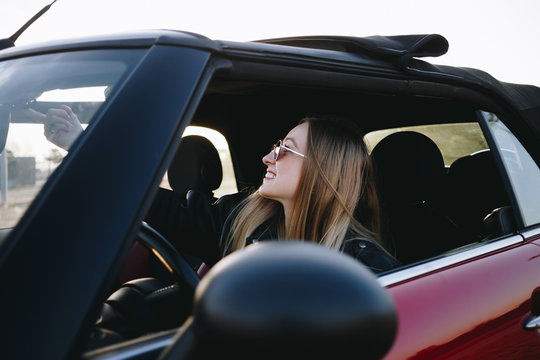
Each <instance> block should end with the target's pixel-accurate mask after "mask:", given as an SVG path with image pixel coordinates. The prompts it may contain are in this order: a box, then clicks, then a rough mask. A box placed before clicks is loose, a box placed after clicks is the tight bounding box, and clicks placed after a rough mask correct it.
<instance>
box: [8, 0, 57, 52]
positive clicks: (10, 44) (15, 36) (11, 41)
mask: <svg viewBox="0 0 540 360" xmlns="http://www.w3.org/2000/svg"><path fill="white" fill-rule="evenodd" d="M55 2H56V0H54V1H53V2H52V3H50V4H49V5H46V6H45V7H44V8H43V9H41V10H40V11H39V12H38V13H37V14H36V15H34V16H33V17H32V18H31V19H30V20H28V21H27V22H26V23H25V24H24V25H23V26H22V27H21V28H20V29H19V30H17V31H16V32H15V34H13V35H11V36H10V37H9V38H7V39H0V50H2V49H7V48H9V47H13V46H15V41H16V40H17V39H18V38H19V36H21V34H22V33H23V32H24V31H25V30H26V29H28V27H29V26H30V25H32V24H33V23H34V21H36V20H37V19H39V18H40V17H41V15H43V14H45V13H46V12H47V11H48V10H49V9H50V8H51V6H52V4H54V3H55Z"/></svg>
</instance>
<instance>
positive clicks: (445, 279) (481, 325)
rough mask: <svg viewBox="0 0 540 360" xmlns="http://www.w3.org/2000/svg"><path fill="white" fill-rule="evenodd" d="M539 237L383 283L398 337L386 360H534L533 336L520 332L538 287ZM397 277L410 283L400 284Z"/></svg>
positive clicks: (537, 343) (538, 343) (536, 342)
mask: <svg viewBox="0 0 540 360" xmlns="http://www.w3.org/2000/svg"><path fill="white" fill-rule="evenodd" d="M538 233H540V230H538V231H537V232H536V234H535V235H534V236H532V237H531V238H530V239H527V240H526V241H522V237H521V236H520V235H516V236H513V237H510V238H507V239H503V240H499V241H497V242H496V243H493V244H490V245H486V246H484V248H477V249H471V250H470V251H467V252H464V253H461V254H458V255H453V256H449V257H448V258H446V259H440V260H435V261H433V262H432V263H426V264H423V265H419V266H417V267H416V268H410V269H408V270H403V271H401V272H399V273H396V274H391V275H388V276H386V277H382V278H381V279H380V280H381V282H383V283H384V282H385V281H388V282H392V281H397V282H396V283H394V284H392V285H389V286H388V289H389V291H390V293H391V295H392V297H393V298H394V300H395V303H396V306H397V312H398V335H397V338H396V341H395V343H394V346H393V348H392V349H391V351H390V352H389V353H388V354H387V356H386V357H385V359H434V358H442V359H538V358H540V338H539V336H538V332H537V331H526V330H524V328H523V321H524V320H525V318H526V317H527V315H530V314H531V307H532V304H531V297H532V295H533V292H534V291H535V290H536V291H539V289H538V286H539V285H540V277H539V275H540V235H538ZM486 247H487V248H488V249H486ZM491 249H492V251H491ZM483 252H487V253H484V254H482V253H483ZM468 256H470V257H471V258H470V259H467V257H468ZM437 266H440V267H441V268H440V269H438V270H434V271H432V272H430V273H428V274H426V275H419V276H415V275H414V273H415V272H417V273H420V272H422V271H425V270H428V271H429V269H430V268H431V267H437ZM399 275H401V276H402V277H403V278H405V277H407V276H411V278H410V279H408V280H403V281H400V279H399ZM392 277H393V278H394V279H392Z"/></svg>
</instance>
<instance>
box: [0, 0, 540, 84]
mask: <svg viewBox="0 0 540 360" xmlns="http://www.w3.org/2000/svg"><path fill="white" fill-rule="evenodd" d="M48 3H49V0H1V5H0V36H1V37H8V36H10V35H11V34H13V33H14V32H15V31H16V30H17V29H18V28H19V27H20V26H22V25H23V24H24V23H25V22H26V20H28V19H29V18H30V17H32V16H33V15H34V14H35V13H36V12H38V11H39V10H40V9H41V8H42V7H43V6H45V5H46V4H48ZM539 17H540V0H408V1H406V0H373V1H362V0H355V1H353V0H326V1H319V0H273V1H267V2H262V1H255V0H232V1H225V0H192V1H189V2H188V1H182V0H146V1H142V0H84V1H83V0H58V1H57V2H56V3H55V4H54V5H53V6H52V8H51V9H50V10H49V12H48V13H46V14H45V15H43V16H42V17H41V18H40V19H39V20H38V21H37V22H35V23H34V25H32V26H31V27H30V28H29V29H28V30H27V31H26V32H25V33H24V34H23V35H22V36H21V37H20V38H19V40H18V41H17V44H21V45H22V44H28V43H35V42H39V41H46V40H55V39H59V38H72V37H78V36H86V35H94V34H102V33H111V32H114V33H116V32H122V31H129V30H136V29H143V30H144V29H164V28H168V29H176V30H185V31H190V32H196V33H199V34H201V35H205V36H207V37H209V38H211V39H216V40H217V39H219V40H239V41H246V40H257V39H266V38H272V37H283V36H295V35H347V36H370V35H402V34H427V33H438V34H441V35H443V36H445V37H446V38H447V39H448V41H449V42H450V49H449V51H448V54H446V55H444V56H442V57H440V58H435V59H428V60H429V61H431V62H433V63H436V64H445V65H455V66H465V67H473V68H478V69H481V70H485V71H487V72H489V73H490V74H491V75H493V76H495V77H496V78H498V79H499V80H501V81H508V82H516V83H525V84H533V85H537V86H540V70H539V69H538V59H539V58H540V40H539V39H538V37H539V35H540V19H539Z"/></svg>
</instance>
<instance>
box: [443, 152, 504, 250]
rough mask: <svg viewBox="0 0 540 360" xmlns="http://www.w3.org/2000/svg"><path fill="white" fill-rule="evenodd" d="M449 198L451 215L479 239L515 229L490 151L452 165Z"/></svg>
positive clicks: (466, 157)
mask: <svg viewBox="0 0 540 360" xmlns="http://www.w3.org/2000/svg"><path fill="white" fill-rule="evenodd" d="M447 197H448V214H449V216H450V217H451V218H452V219H453V220H454V221H455V222H456V223H457V224H458V225H459V226H460V227H461V228H463V229H466V231H468V232H469V233H470V234H472V235H473V236H474V237H475V238H476V239H477V240H483V239H486V238H492V237H497V236H500V235H503V234H504V233H509V232H512V230H513V229H514V225H513V224H514V219H513V215H512V212H511V209H510V206H509V205H510V202H509V201H508V197H507V196H506V191H505V188H504V184H503V182H502V179H501V176H500V174H499V172H498V171H497V167H496V164H495V161H494V159H493V156H492V154H491V152H490V151H489V150H484V151H480V152H477V153H474V154H471V155H468V156H464V157H461V158H459V159H457V160H455V161H454V162H453V163H452V165H450V168H449V169H448V185H447ZM488 215H489V216H488Z"/></svg>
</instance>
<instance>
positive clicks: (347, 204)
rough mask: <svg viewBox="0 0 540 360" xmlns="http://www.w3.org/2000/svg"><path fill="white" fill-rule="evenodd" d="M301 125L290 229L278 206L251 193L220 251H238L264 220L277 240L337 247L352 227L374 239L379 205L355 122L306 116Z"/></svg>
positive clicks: (361, 136)
mask: <svg viewBox="0 0 540 360" xmlns="http://www.w3.org/2000/svg"><path fill="white" fill-rule="evenodd" d="M300 123H308V124H309V129H308V146H307V154H306V155H307V156H306V159H305V161H304V165H303V168H302V172H301V175H300V182H299V186H298V189H297V191H296V194H295V197H294V199H293V205H292V207H291V213H290V219H289V227H288V228H285V217H284V213H283V208H282V206H281V204H280V203H279V202H278V201H275V200H271V199H267V198H263V197H262V196H261V195H260V194H259V192H258V191H256V192H254V193H253V194H251V195H250V196H249V197H248V198H246V199H245V200H244V201H243V202H242V204H241V205H240V206H241V208H240V210H239V211H238V213H237V215H236V217H235V219H234V221H233V224H232V226H231V231H230V234H229V240H228V242H227V246H226V248H225V253H228V252H230V251H234V250H238V249H241V248H243V247H244V246H245V241H246V238H247V237H248V236H250V235H252V234H253V232H254V231H255V230H256V229H257V228H258V227H259V226H260V225H262V224H263V223H265V222H267V221H269V220H272V224H273V226H275V227H276V228H275V231H276V232H277V237H278V238H279V239H296V240H304V241H313V242H317V243H320V244H322V245H324V246H326V247H329V248H334V249H341V247H342V245H343V241H344V239H345V236H346V233H347V231H348V230H349V229H351V230H353V231H355V232H357V233H359V234H361V235H363V236H366V237H369V238H371V239H374V240H378V236H377V234H378V232H379V206H378V201H377V195H376V192H375V185H374V180H373V166H372V163H371V158H370V156H369V153H368V150H367V148H366V145H365V143H364V141H363V133H362V132H361V131H360V129H359V128H358V127H357V126H356V125H355V124H354V123H352V122H350V121H348V120H346V119H341V118H337V117H333V116H309V117H305V118H303V119H302V120H301V121H300Z"/></svg>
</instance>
